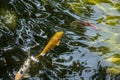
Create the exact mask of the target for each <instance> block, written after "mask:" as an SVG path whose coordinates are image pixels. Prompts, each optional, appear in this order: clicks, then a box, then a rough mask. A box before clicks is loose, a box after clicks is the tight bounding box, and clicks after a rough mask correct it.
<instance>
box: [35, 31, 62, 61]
mask: <svg viewBox="0 0 120 80" xmlns="http://www.w3.org/2000/svg"><path fill="white" fill-rule="evenodd" d="M62 35H63V32H62V31H59V32H57V33H55V34H54V35H53V37H52V38H51V39H50V41H49V42H48V44H47V45H46V47H45V48H44V49H43V51H42V52H41V53H40V54H39V55H38V56H36V59H39V57H41V56H43V55H44V54H45V53H47V52H48V51H49V50H51V49H53V48H54V47H55V46H58V45H59V44H60V39H61V37H62Z"/></svg>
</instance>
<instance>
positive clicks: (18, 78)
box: [15, 31, 63, 80]
mask: <svg viewBox="0 0 120 80" xmlns="http://www.w3.org/2000/svg"><path fill="white" fill-rule="evenodd" d="M62 35H63V32H62V31H60V32H57V33H55V34H54V35H53V37H52V38H51V39H50V41H49V42H48V44H47V45H46V47H45V48H44V49H43V51H42V52H41V53H40V54H39V55H37V56H36V57H33V56H28V58H27V60H26V61H25V62H24V64H23V66H22V67H21V68H20V69H19V71H18V72H17V73H16V75H15V80H22V79H23V78H29V77H30V75H28V74H27V72H28V69H29V68H30V65H31V64H34V63H36V62H38V59H39V58H40V57H41V56H43V55H44V54H46V53H47V52H48V51H49V50H51V49H53V48H54V47H55V46H58V45H59V44H60V39H61V37H62ZM28 54H30V51H29V52H28Z"/></svg>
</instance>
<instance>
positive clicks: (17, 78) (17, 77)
mask: <svg viewBox="0 0 120 80" xmlns="http://www.w3.org/2000/svg"><path fill="white" fill-rule="evenodd" d="M22 76H23V75H22V74H21V73H20V72H18V73H17V74H16V75H15V80H21V79H22Z"/></svg>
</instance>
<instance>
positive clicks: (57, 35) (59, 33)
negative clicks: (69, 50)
mask: <svg viewBox="0 0 120 80" xmlns="http://www.w3.org/2000/svg"><path fill="white" fill-rule="evenodd" d="M62 35H63V32H62V31H59V32H57V33H55V35H54V36H55V37H56V38H59V39H60V38H61V37H62Z"/></svg>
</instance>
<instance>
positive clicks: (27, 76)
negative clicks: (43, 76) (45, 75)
mask: <svg viewBox="0 0 120 80" xmlns="http://www.w3.org/2000/svg"><path fill="white" fill-rule="evenodd" d="M30 77H31V75H30V74H28V73H26V74H24V75H23V78H30Z"/></svg>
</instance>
